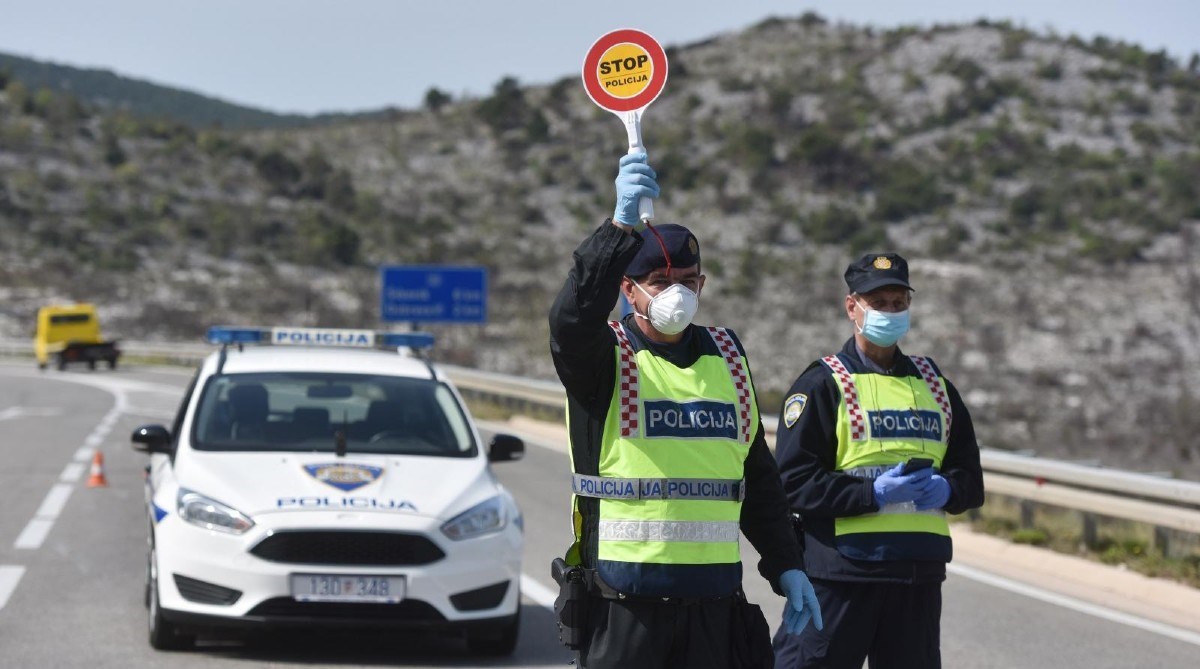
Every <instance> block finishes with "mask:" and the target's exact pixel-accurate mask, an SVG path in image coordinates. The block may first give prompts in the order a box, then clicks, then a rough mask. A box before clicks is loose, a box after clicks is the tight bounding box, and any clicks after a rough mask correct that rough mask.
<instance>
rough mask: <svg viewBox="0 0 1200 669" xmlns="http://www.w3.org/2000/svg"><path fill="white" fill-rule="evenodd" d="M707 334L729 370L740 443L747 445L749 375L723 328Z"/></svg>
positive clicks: (735, 347)
mask: <svg viewBox="0 0 1200 669" xmlns="http://www.w3.org/2000/svg"><path fill="white" fill-rule="evenodd" d="M707 329H708V334H709V336H710V337H712V338H713V341H714V342H716V343H717V348H718V349H719V350H720V351H721V357H722V358H725V366H726V367H728V368H729V377H730V378H731V379H733V388H734V390H736V391H737V401H738V415H739V416H740V417H741V420H740V421H738V427H739V428H740V431H741V435H742V441H743V442H745V443H747V444H749V443H750V439H751V434H750V375H749V374H747V373H746V367H745V365H743V364H742V356H741V354H740V353H739V352H738V349H737V344H734V343H733V337H730V336H729V333H728V332H726V331H725V328H714V327H710V328H707Z"/></svg>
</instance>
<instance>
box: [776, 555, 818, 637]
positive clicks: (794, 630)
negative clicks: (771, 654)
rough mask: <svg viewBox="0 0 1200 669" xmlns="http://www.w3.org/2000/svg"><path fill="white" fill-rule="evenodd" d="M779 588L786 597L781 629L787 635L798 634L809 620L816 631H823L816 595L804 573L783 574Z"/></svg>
mask: <svg viewBox="0 0 1200 669" xmlns="http://www.w3.org/2000/svg"><path fill="white" fill-rule="evenodd" d="M779 587H780V588H782V589H783V594H785V595H787V605H786V606H784V607H783V629H784V630H786V631H787V633H788V634H799V633H800V632H801V631H803V630H804V627H805V625H808V621H809V620H811V621H812V622H813V626H815V627H816V628H817V629H818V630H822V629H825V622H824V621H823V620H821V604H820V603H819V602H817V593H816V591H815V590H813V587H812V583H809V581H808V577H807V576H805V575H804V572H802V571H800V570H799V569H789V570H787V571H785V572H783V574H781V575H780V576H779Z"/></svg>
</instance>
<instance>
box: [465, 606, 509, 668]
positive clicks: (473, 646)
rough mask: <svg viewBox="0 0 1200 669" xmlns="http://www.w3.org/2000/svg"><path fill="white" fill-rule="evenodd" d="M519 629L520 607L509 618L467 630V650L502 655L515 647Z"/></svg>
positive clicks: (493, 655) (507, 653)
mask: <svg viewBox="0 0 1200 669" xmlns="http://www.w3.org/2000/svg"><path fill="white" fill-rule="evenodd" d="M520 630H521V607H520V605H518V606H517V612H516V613H515V614H513V616H512V617H511V618H508V619H507V620H505V621H504V622H501V623H498V624H496V625H494V626H492V627H473V628H470V629H468V630H467V650H469V651H471V653H473V654H475V655H486V656H488V657H502V656H506V655H512V654H513V651H514V650H516V649H517V637H518V636H519V634H518V633H519V632H520Z"/></svg>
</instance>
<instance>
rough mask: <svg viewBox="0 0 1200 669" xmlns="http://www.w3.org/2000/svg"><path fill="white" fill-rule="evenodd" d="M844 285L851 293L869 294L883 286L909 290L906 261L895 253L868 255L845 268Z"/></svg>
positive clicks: (911, 288)
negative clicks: (901, 287) (900, 287)
mask: <svg viewBox="0 0 1200 669" xmlns="http://www.w3.org/2000/svg"><path fill="white" fill-rule="evenodd" d="M846 285H847V286H849V288H850V292H852V293H859V294H862V293H869V292H871V291H872V290H875V289H876V288H883V287H884V286H903V287H905V288H907V289H909V290H913V287H912V286H910V285H908V261H907V260H905V259H904V258H901V257H900V255H899V254H897V253H868V254H867V255H865V256H863V257H861V258H859V259H858V260H856V261H854V262H852V263H850V266H849V267H847V268H846Z"/></svg>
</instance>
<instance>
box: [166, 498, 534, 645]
mask: <svg viewBox="0 0 1200 669" xmlns="http://www.w3.org/2000/svg"><path fill="white" fill-rule="evenodd" d="M255 521H256V525H255V526H254V527H253V528H251V529H250V530H249V531H248V532H247V533H246V534H244V535H240V536H237V535H231V534H226V533H223V532H217V531H212V530H205V529H203V528H200V527H197V526H195V525H191V524H189V523H187V522H185V521H183V520H181V519H180V518H179V517H178V516H176V515H174V514H170V515H168V516H166V517H165V518H163V520H162V521H161V522H159V523H158V524H156V525H155V550H156V554H157V560H158V587H159V602H160V606H161V608H162V611H163V615H164V617H166V618H167V619H168V620H171V621H172V622H178V623H181V624H192V625H208V626H263V625H268V626H272V627H282V626H340V625H353V626H356V627H362V626H372V627H376V626H380V627H406V628H415V629H433V628H458V629H462V628H464V627H471V626H476V625H480V626H487V625H491V624H495V623H497V622H499V621H503V620H507V619H510V618H511V617H512V616H513V615H515V614H516V612H517V607H518V605H519V602H520V588H519V583H520V574H521V550H522V536H521V531H520V529H519V528H518V527H517V526H516V525H515V524H514V523H512V522H509V523H508V524H507V525H506V526H505V528H504V529H503V530H501V531H499V532H494V533H491V534H486V535H482V536H479V537H475V538H471V539H465V540H462V541H451V540H450V539H447V538H446V537H445V536H444V535H442V534H441V532H440V531H439V529H438V526H439V524H440V521H438V520H437V519H431V518H425V517H420V516H413V515H406V514H405V515H401V514H395V513H369V512H365V513H345V512H333V511H328V512H327V511H304V512H289V513H276V514H264V515H262V516H259V517H256V518H255ZM298 531H320V532H328V531H338V532H398V533H406V534H414V535H423V536H424V537H425V538H427V539H428V540H429V541H431V542H432V543H433V544H435V545H436V546H437V548H438V549H440V551H441V552H442V553H444V556H443V557H440V558H438V559H435V560H433V561H431V562H427V563H425V564H408V565H383V564H370V565H364V564H331V563H328V562H326V563H318V564H314V563H301V562H290V561H286V560H287V559H288V558H286V557H284V558H280V557H278V556H276V557H275V559H263V558H261V557H258V556H257V555H255V554H253V553H251V550H253V549H254V548H255V547H256V546H258V544H259V543H260V542H262V541H263V540H265V539H267V538H269V537H277V536H278V535H281V534H284V533H288V532H298ZM281 559H282V560H284V561H279V560H281ZM295 573H310V574H311V573H321V574H339V575H372V576H403V577H404V578H405V581H406V583H405V596H404V599H403V600H402V601H400V602H399V603H396V604H380V603H357V602H300V601H296V600H294V599H293V598H292V597H291V592H290V585H289V577H290V575H291V574H295ZM177 576H178V577H182V578H181V579H179V580H180V581H181V582H182V583H183V584H184V590H185V591H186V592H181V591H180V587H179V584H177V578H176V577H177ZM189 579H190V580H189ZM195 582H199V583H200V585H199V586H197V584H196V583H195ZM503 584H507V585H506V586H505V585H503ZM210 586H216V587H215V588H211V587H210ZM221 589H224V590H225V591H228V592H225V593H224V594H226V595H227V596H225V597H220V596H208V597H198V596H197V593H198V592H206V591H207V592H216V593H217V594H218V595H219V594H221V592H222V590H221ZM501 591H502V594H501ZM231 593H232V594H231ZM185 595H186V596H185ZM197 599H200V600H203V601H196V600H197ZM217 600H220V601H221V602H222V603H207V602H212V601H217ZM229 600H232V602H230V601H229ZM497 601H498V603H496V602H497Z"/></svg>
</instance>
